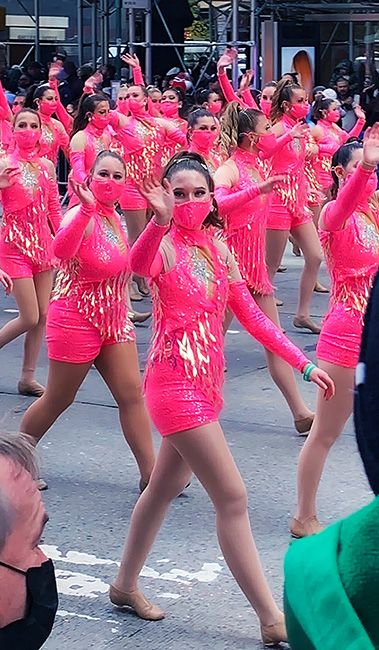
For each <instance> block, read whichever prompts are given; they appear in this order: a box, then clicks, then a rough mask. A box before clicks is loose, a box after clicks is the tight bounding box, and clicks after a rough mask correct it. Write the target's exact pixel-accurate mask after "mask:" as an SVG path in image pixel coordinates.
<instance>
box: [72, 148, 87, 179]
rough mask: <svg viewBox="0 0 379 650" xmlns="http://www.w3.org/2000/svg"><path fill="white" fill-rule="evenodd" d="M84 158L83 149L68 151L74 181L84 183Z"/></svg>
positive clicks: (85, 173)
mask: <svg viewBox="0 0 379 650" xmlns="http://www.w3.org/2000/svg"><path fill="white" fill-rule="evenodd" d="M85 159H86V154H85V152H84V151H70V165H71V167H72V173H73V177H74V181H76V182H77V183H84V181H85V180H86V178H87V172H86V165H85Z"/></svg>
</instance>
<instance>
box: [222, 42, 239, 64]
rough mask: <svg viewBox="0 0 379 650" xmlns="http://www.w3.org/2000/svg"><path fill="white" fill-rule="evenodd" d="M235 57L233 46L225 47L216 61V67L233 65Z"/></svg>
mask: <svg viewBox="0 0 379 650" xmlns="http://www.w3.org/2000/svg"><path fill="white" fill-rule="evenodd" d="M237 57H238V52H237V50H236V49H235V48H233V47H227V48H226V50H225V52H224V53H223V54H222V56H220V58H219V60H218V61H217V68H227V67H228V66H229V65H233V63H234V61H235V60H236V58H237Z"/></svg>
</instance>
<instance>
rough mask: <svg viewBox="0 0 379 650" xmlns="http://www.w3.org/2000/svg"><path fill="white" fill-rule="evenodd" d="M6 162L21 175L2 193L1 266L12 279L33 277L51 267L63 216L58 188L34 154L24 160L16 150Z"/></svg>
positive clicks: (43, 163)
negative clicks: (54, 244)
mask: <svg viewBox="0 0 379 650" xmlns="http://www.w3.org/2000/svg"><path fill="white" fill-rule="evenodd" d="M9 160H10V164H11V165H12V166H14V167H19V169H20V174H19V176H17V177H16V181H15V183H14V184H13V185H12V186H11V187H9V188H5V189H3V190H1V199H2V203H3V210H4V213H3V220H2V224H1V230H0V267H1V268H2V269H3V271H5V272H6V273H8V274H9V275H10V276H11V278H13V279H18V278H32V277H33V276H34V275H36V274H37V273H42V272H43V271H47V270H49V269H51V268H53V266H54V262H55V260H54V253H53V236H54V233H55V232H56V230H57V229H58V227H59V224H60V221H61V217H62V214H61V207H60V202H59V194H58V188H57V184H56V183H55V182H54V181H53V180H52V179H51V178H50V175H49V170H48V165H47V163H46V162H45V161H44V160H43V159H41V158H39V157H38V156H37V155H36V156H35V157H34V158H33V159H29V160H25V159H23V157H22V154H21V153H20V152H19V151H18V149H15V150H14V151H13V153H12V154H11V155H10V156H9Z"/></svg>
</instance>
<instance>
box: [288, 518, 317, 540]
mask: <svg viewBox="0 0 379 650" xmlns="http://www.w3.org/2000/svg"><path fill="white" fill-rule="evenodd" d="M322 530H323V527H322V526H321V524H320V522H319V521H318V519H317V517H316V516H312V517H308V519H305V521H299V520H298V519H295V517H294V518H293V519H292V521H291V526H290V533H291V535H292V537H293V538H294V539H301V538H302V537H310V536H311V535H317V533H321V531H322Z"/></svg>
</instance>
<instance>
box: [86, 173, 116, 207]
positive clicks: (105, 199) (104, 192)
mask: <svg viewBox="0 0 379 650" xmlns="http://www.w3.org/2000/svg"><path fill="white" fill-rule="evenodd" d="M89 187H90V190H91V192H92V194H93V195H94V197H95V199H96V200H97V201H99V203H116V201H118V200H119V198H120V196H121V194H122V192H123V189H124V183H119V182H118V181H115V180H114V178H107V179H105V180H100V179H99V178H93V179H92V181H91V182H90V185H89Z"/></svg>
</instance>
